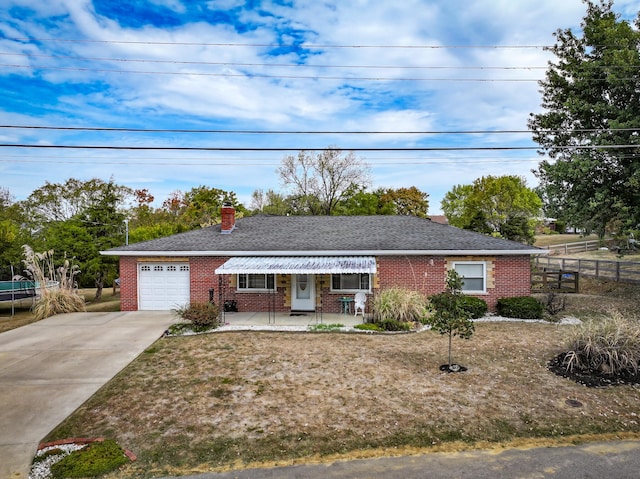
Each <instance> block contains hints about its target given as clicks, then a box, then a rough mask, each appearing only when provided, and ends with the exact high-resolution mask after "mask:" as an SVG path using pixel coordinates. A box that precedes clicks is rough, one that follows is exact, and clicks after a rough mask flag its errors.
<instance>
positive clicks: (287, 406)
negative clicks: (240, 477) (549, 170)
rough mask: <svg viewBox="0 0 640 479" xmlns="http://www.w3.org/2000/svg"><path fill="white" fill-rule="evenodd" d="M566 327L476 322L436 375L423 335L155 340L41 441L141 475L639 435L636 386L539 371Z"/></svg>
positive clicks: (436, 351) (434, 350)
mask: <svg viewBox="0 0 640 479" xmlns="http://www.w3.org/2000/svg"><path fill="white" fill-rule="evenodd" d="M569 328H571V326H561V325H554V324H548V323H479V324H477V327H476V333H475V335H474V336H473V337H472V338H471V339H470V340H468V341H464V340H460V339H456V340H454V359H455V360H456V362H458V363H460V364H462V365H464V366H467V367H468V368H469V369H468V371H466V372H464V373H457V374H446V373H442V372H440V371H439V366H440V365H441V364H442V363H443V362H444V361H445V358H446V357H447V341H446V338H445V337H443V336H440V335H438V334H436V333H434V332H421V333H415V334H400V335H364V334H341V333H264V332H263V333H259V332H242V333H238V332H235V333H231V332H228V333H214V334H208V335H202V336H197V337H182V338H165V339H161V340H159V341H158V342H157V343H156V344H154V345H153V346H152V347H151V348H149V349H148V350H147V351H146V352H145V353H143V354H142V355H141V357H140V358H138V360H136V361H135V362H134V363H132V364H131V365H130V366H129V367H128V368H126V369H125V370H124V371H123V372H122V373H121V374H120V375H119V376H117V377H116V378H115V379H114V380H113V381H111V382H110V383H109V384H108V385H106V386H105V387H104V388H103V389H102V390H101V391H100V392H99V393H98V394H96V395H95V396H94V397H93V398H92V399H91V400H89V401H88V402H87V403H86V404H85V405H84V406H82V407H81V408H80V409H79V410H78V411H77V412H76V413H74V414H73V415H72V416H71V417H70V418H69V419H67V420H66V421H65V422H64V423H63V424H61V425H60V426H59V427H58V428H57V429H56V430H54V431H53V432H52V433H51V434H50V435H49V436H48V438H47V439H48V440H52V439H60V438H64V437H73V436H76V437H77V436H106V437H112V438H114V439H116V440H117V441H118V442H119V443H120V444H121V445H122V446H123V447H126V448H129V449H131V450H132V451H133V452H135V453H136V454H137V455H138V461H137V462H135V463H133V464H132V465H130V466H127V469H125V470H123V471H121V472H119V473H118V474H116V475H114V476H110V477H151V476H158V475H166V474H172V473H176V474H177V473H180V474H187V473H196V472H204V471H211V470H222V469H229V468H237V467H243V466H246V465H249V464H252V465H256V464H288V463H295V462H305V461H317V460H330V459H335V458H338V457H342V458H345V457H371V456H376V455H383V454H385V455H388V454H407V453H411V452H415V451H424V450H436V449H442V448H449V449H456V448H464V447H478V446H484V447H486V446H487V445H491V444H493V445H502V444H506V443H512V442H513V441H521V442H525V443H526V442H530V441H544V443H549V442H550V441H554V440H557V439H558V438H561V439H562V440H563V441H582V440H585V439H587V438H589V437H590V436H591V435H593V434H606V433H612V434H613V435H617V436H620V437H625V436H626V437H628V436H629V435H635V434H638V433H639V432H640V426H639V424H638V421H639V420H640V419H639V415H640V402H639V401H638V398H639V393H640V390H639V388H638V387H635V386H618V387H615V388H609V389H588V388H585V387H584V386H580V385H578V384H576V383H574V382H572V381H570V380H568V379H564V378H562V377H559V376H556V375H554V374H552V373H550V372H549V371H547V369H546V364H547V362H548V361H549V360H550V359H551V358H552V357H554V356H555V355H557V354H558V353H559V352H561V351H563V341H564V338H565V337H566V335H567V333H568V332H569ZM567 399H575V400H578V401H580V403H582V405H583V406H582V407H577V408H576V407H571V406H569V405H568V404H567V403H566V400H567Z"/></svg>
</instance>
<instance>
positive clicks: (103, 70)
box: [0, 63, 631, 83]
mask: <svg viewBox="0 0 640 479" xmlns="http://www.w3.org/2000/svg"><path fill="white" fill-rule="evenodd" d="M0 67H7V68H20V69H30V70H56V71H76V72H93V73H132V74H137V75H183V76H205V77H221V78H275V79H285V80H350V81H404V82H410V81H441V82H489V83H491V82H518V83H527V82H538V81H540V78H419V77H415V78H408V77H355V76H347V77H345V76H322V75H310V76H306V75H267V74H262V73H208V72H167V71H143V70H117V69H113V68H80V67H52V66H35V65H15V64H9V63H0ZM619 80H626V79H625V78H621V79H619ZM628 80H631V78H629V79H628Z"/></svg>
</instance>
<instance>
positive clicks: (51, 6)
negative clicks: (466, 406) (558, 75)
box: [0, 0, 640, 211]
mask: <svg viewBox="0 0 640 479" xmlns="http://www.w3.org/2000/svg"><path fill="white" fill-rule="evenodd" d="M150 1H151V3H154V4H156V5H161V6H164V7H166V8H169V9H170V10H172V11H173V12H175V13H176V14H178V15H179V14H184V15H185V16H184V18H185V21H184V23H182V24H181V25H178V26H175V27H172V28H170V29H165V28H160V27H156V26H153V25H150V24H148V23H145V24H144V26H139V27H132V26H131V25H130V24H129V23H126V22H124V21H119V19H118V18H116V17H112V18H109V17H107V16H105V15H107V14H106V13H104V14H103V15H98V13H97V11H96V7H95V4H94V3H93V2H91V1H89V0H49V1H46V2H45V1H40V2H36V1H20V2H18V1H16V0H9V5H8V6H5V7H0V13H2V12H8V11H9V10H8V8H9V7H10V6H12V5H13V6H15V5H20V6H25V7H28V8H30V9H32V10H33V11H34V14H33V15H34V16H32V17H30V18H15V19H11V21H6V20H4V21H3V20H0V31H2V32H3V33H4V34H5V35H6V36H8V37H25V36H31V37H33V38H53V37H57V38H67V39H78V38H86V39H90V40H95V42H86V43H83V42H67V43H63V42H28V43H26V42H21V41H11V40H7V39H4V40H0V48H1V49H2V50H3V51H6V52H12V53H13V52H16V53H39V54H53V55H63V56H70V57H78V56H81V57H90V58H111V59H120V60H136V59H143V60H144V59H146V60H148V61H147V62H135V61H128V62H123V61H114V60H102V61H95V60H94V61H92V62H84V61H79V60H72V59H47V60H45V59H43V58H39V57H33V58H28V57H16V58H15V59H14V61H12V63H13V62H15V63H18V62H19V63H22V64H24V65H55V66H57V67H59V68H61V69H60V70H37V69H35V70H29V69H25V70H18V69H14V70H17V71H14V70H11V73H13V74H18V75H21V76H22V78H23V79H24V80H25V81H29V80H30V78H34V79H38V80H39V81H41V83H35V82H34V83H33V85H34V86H33V90H32V91H29V90H25V91H26V92H28V93H27V94H25V95H24V98H22V99H21V100H20V101H21V102H22V103H18V101H17V100H15V101H14V103H12V104H14V105H19V106H15V108H18V107H19V108H20V109H21V110H20V111H21V114H20V115H17V114H16V113H14V112H11V111H8V110H7V111H4V112H2V111H0V118H4V120H3V121H5V122H8V123H9V124H11V122H14V123H16V124H19V123H21V124H63V125H73V126H78V125H85V126H138V127H147V128H193V127H200V128H205V129H206V128H210V129H216V128H218V129H225V128H244V129H256V130H265V129H281V130H297V131H300V130H315V131H319V130H330V131H341V130H342V131H346V130H351V131H357V130H361V131H365V130H366V131H396V132H399V131H433V130H488V129H502V130H507V129H508V130H512V129H516V130H519V129H524V128H526V121H527V117H528V114H529V113H530V112H534V111H538V109H539V108H540V106H539V105H540V93H539V92H538V86H537V84H536V83H535V82H504V81H488V82H473V81H471V82H467V81H442V80H423V81H407V80H406V79H407V78H431V79H434V78H435V79H447V78H448V79H450V80H453V79H459V78H463V77H471V78H487V79H494V80H500V79H505V78H514V79H539V78H542V76H543V75H544V71H543V70H537V69H532V70H493V69H487V68H486V67H500V66H504V67H531V66H545V65H546V62H547V60H548V59H549V56H548V53H547V52H544V51H542V49H540V48H527V49H522V48H513V49H507V48H465V47H470V46H474V47H478V46H480V45H484V46H491V45H502V46H508V45H511V46H518V45H520V46H522V45H529V46H532V45H548V44H550V43H552V42H553V37H552V33H553V32H554V31H555V30H557V29H558V28H567V27H571V28H574V29H575V28H579V24H580V21H581V19H582V16H583V15H584V12H585V5H584V4H583V3H582V2H581V1H580V0H563V1H561V2H560V1H557V0H553V1H552V0H538V1H536V2H515V1H512V0H509V1H508V0H491V1H489V0H476V1H474V2H469V1H466V0H464V1H463V0H448V1H445V0H441V1H425V0H407V1H406V2H397V1H391V0H384V1H383V0H375V1H374V0H369V1H366V0H354V1H350V2H337V1H336V2H317V1H311V0H293V1H292V2H290V3H287V4H283V3H282V2H268V1H265V2H262V3H261V4H260V7H259V9H254V10H250V11H242V8H243V7H244V5H245V2H242V1H239V0H214V1H210V2H205V3H204V4H203V8H206V9H208V10H209V11H226V13H227V14H228V15H229V16H230V17H233V15H235V14H238V15H239V17H238V22H244V25H239V24H234V23H223V22H222V21H220V22H217V23H206V21H205V20H204V18H206V17H205V16H193V17H187V16H186V15H187V12H188V9H186V5H187V3H186V2H180V1H179V0H150ZM639 3H640V2H638V1H637V0H636V1H631V0H617V1H616V8H618V6H620V7H619V9H620V11H623V12H625V14H626V15H630V14H631V13H632V12H633V11H634V9H635V11H636V12H637V10H638V6H639ZM192 6H193V4H191V3H190V4H189V7H190V8H191V7H192ZM100 11H101V12H103V10H100ZM0 18H1V16H0ZM141 25H142V23H141ZM114 40H117V41H119V42H129V43H118V42H114ZM287 41H296V42H302V43H303V45H306V48H305V47H304V46H303V47H300V48H299V49H289V50H287V49H284V48H282V49H276V48H275V47H267V46H263V45H275V44H278V43H280V42H285V43H286V42H287ZM159 42H164V43H159ZM204 44H209V45H204ZM214 44H217V45H214ZM224 44H227V46H224ZM230 44H236V46H229V45H230ZM237 44H243V45H244V46H237ZM311 45H314V47H312V46H311ZM318 45H325V47H321V48H319V47H317V46H318ZM337 45H341V46H347V48H329V47H328V46H337ZM366 45H382V46H387V48H366V47H363V46H366ZM399 45H414V46H423V47H424V46H429V47H430V48H391V47H393V46H399ZM349 46H350V47H349ZM358 46H359V47H358ZM451 46H459V47H460V48H443V47H451ZM431 47H433V48H431ZM275 52H277V53H278V54H277V55H276V53H275ZM3 60H5V61H6V58H3ZM158 61H161V62H158ZM163 62H166V63H163ZM179 62H201V63H200V64H197V63H192V64H184V63H179ZM206 62H208V63H209V64H202V63H206ZM213 63H218V64H217V65H215V64H213ZM221 63H228V64H227V65H221ZM241 63H243V64H254V65H251V66H249V65H245V66H242V65H239V64H241ZM275 63H277V64H295V63H306V64H307V65H312V66H307V67H299V68H293V67H286V66H278V67H276V66H273V64H275ZM338 66H342V67H344V68H336V67H338ZM356 66H378V67H387V68H357V67H356ZM329 67H333V68H329ZM389 67H403V68H389ZM424 67H431V68H424ZM433 67H456V68H449V69H443V68H433ZM473 67H485V68H484V69H472V68H473ZM67 68H70V69H67ZM85 68H86V69H89V71H87V70H85ZM92 69H93V71H91V70H92ZM96 69H100V70H120V71H133V70H137V71H146V72H165V73H168V72H173V73H180V72H182V73H183V74H180V75H162V74H157V73H156V74H152V73H146V74H135V73H116V72H108V71H103V72H98V71H95V70H96ZM188 72H201V73H213V74H224V73H227V74H246V76H242V77H233V76H226V77H225V76H207V75H190V76H189V75H187V74H186V73H188ZM267 75H271V76H274V77H276V78H266V77H265V76H267ZM295 76H309V77H312V78H311V79H300V78H292V77H295ZM326 77H334V78H333V79H328V78H326ZM357 77H369V78H389V80H388V81H373V80H362V79H357ZM345 78H352V79H351V80H347V79H345ZM393 79H395V80H398V81H392V80H393ZM5 108H7V107H5ZM32 108H33V110H32ZM31 111H33V112H34V113H30V112H31ZM3 133H5V136H6V133H7V132H3ZM10 136H12V137H16V141H19V140H21V139H24V140H29V141H46V142H51V143H56V142H59V143H65V142H66V143H72V142H76V143H82V142H84V143H85V144H87V143H94V144H100V143H104V142H112V143H114V144H135V145H144V144H154V145H160V146H161V145H169V146H189V145H198V144H200V145H207V144H214V145H221V144H222V145H225V146H251V147H284V146H301V147H303V146H304V147H312V148H322V147H324V146H328V145H337V146H340V147H342V148H345V149H348V148H349V146H351V147H358V146H360V147H363V146H372V145H373V146H385V145H387V146H391V147H408V146H414V145H425V144H426V145H429V146H435V145H453V144H455V145H458V146H495V145H500V144H502V145H511V144H516V143H518V144H521V143H526V142H529V141H530V138H528V137H527V136H526V135H524V136H523V135H511V136H507V135H502V136H496V135H475V136H473V135H469V136H452V135H449V136H444V135H441V136H433V135H423V136H416V135H402V134H393V135H369V136H355V135H314V136H309V137H305V136H277V137H275V136H267V135H262V136H258V135H254V136H248V135H245V136H243V135H235V136H224V137H222V136H220V135H217V136H215V135H209V136H204V135H191V136H187V135H177V134H172V135H164V136H162V137H160V136H158V135H155V136H154V135H141V134H125V133H121V134H110V135H106V134H97V133H96V134H91V135H88V134H87V135H83V136H81V135H80V134H77V133H74V134H72V133H69V132H49V133H46V132H42V134H41V137H40V138H34V136H33V134H32V133H29V132H16V133H15V134H14V133H13V132H12V133H11V135H10ZM529 144H530V143H529ZM14 153H15V154H16V155H20V154H24V153H25V152H24V151H19V152H14ZM76 153H78V154H79V155H82V154H84V159H83V160H74V159H61V158H60V156H74V154H76ZM76 153H74V154H71V153H68V152H65V153H64V154H62V153H60V152H56V151H48V152H46V153H36V152H31V154H32V155H34V156H37V155H38V154H40V155H41V156H42V157H43V160H46V161H51V162H50V163H45V164H42V163H38V167H37V168H34V167H33V165H34V164H33V163H28V162H27V161H26V160H25V162H24V163H9V162H8V161H3V157H2V156H0V175H1V176H2V181H1V182H0V186H5V184H4V183H5V182H7V184H8V186H9V187H10V189H11V191H12V193H13V194H15V195H16V196H18V197H25V196H26V195H28V194H29V193H30V192H31V191H32V190H33V189H35V188H37V187H39V186H41V185H42V184H43V183H44V180H45V179H47V180H49V181H64V180H65V179H66V178H68V177H70V176H84V177H86V178H91V177H93V176H98V175H100V176H101V177H104V178H108V177H109V176H110V175H111V174H114V175H115V176H114V178H115V180H116V181H118V182H122V183H124V184H127V185H129V186H132V187H135V188H140V187H145V185H147V186H146V187H148V188H149V189H150V191H151V193H152V194H154V195H155V196H156V198H157V199H158V200H159V201H160V202H161V201H162V199H164V197H166V195H167V194H168V193H169V192H171V191H173V190H175V189H177V188H180V189H183V190H185V189H190V188H191V187H193V186H197V185H199V184H210V185H212V186H216V187H219V188H223V189H231V190H234V191H236V192H237V193H238V195H239V196H240V197H241V198H243V197H244V198H247V199H248V198H249V195H250V193H251V191H252V190H253V189H255V188H275V189H278V188H279V185H278V178H277V175H276V173H275V166H273V164H274V163H275V164H277V163H278V162H279V161H280V159H281V158H282V157H283V156H284V154H285V153H280V152H273V153H269V154H265V153H263V154H260V159H256V156H257V154H255V153H249V152H240V153H233V154H227V155H226V156H227V157H230V158H233V161H228V162H231V163H234V165H222V166H208V165H201V166H198V165H193V164H189V165H186V163H197V162H198V161H203V162H205V163H212V162H213V160H212V158H220V157H223V155H219V154H217V153H210V154H195V153H193V154H192V153H188V154H186V153H185V154H181V153H178V152H145V151H142V152H111V153H109V154H107V153H105V152H76ZM2 154H5V155H7V152H2V151H0V155H2ZM56 155H57V159H56ZM488 155H489V154H484V153H483V154H481V153H478V152H463V153H456V152H440V153H436V152H424V153H420V152H407V153H405V152H385V153H384V154H375V153H373V152H365V153H362V154H361V155H360V154H359V156H363V157H365V159H368V160H369V159H370V161H371V163H372V164H373V165H374V172H373V175H374V183H375V185H376V186H377V185H380V186H392V187H399V186H411V185H415V186H417V187H419V188H420V189H422V190H424V191H427V192H428V193H430V195H431V205H432V211H433V210H434V209H436V208H439V199H437V198H441V197H442V196H443V195H444V193H446V191H447V190H448V189H450V188H451V186H452V185H453V184H458V183H470V182H472V181H473V180H474V179H475V178H477V177H478V176H481V175H483V174H485V175H486V174H507V173H508V174H519V175H523V176H525V177H527V179H528V180H529V183H530V184H533V183H535V179H534V178H533V176H532V175H531V174H530V169H531V168H532V167H535V166H536V163H535V161H532V160H531V159H532V158H533V159H534V160H535V152H533V151H531V152H526V153H525V154H522V155H521V156H522V157H523V158H524V159H517V158H512V159H507V160H504V161H503V162H497V161H495V160H493V161H492V162H490V161H488V160H487V161H478V162H477V163H472V162H471V161H470V157H471V158H474V157H477V158H480V159H482V157H486V156H488ZM492 155H493V156H499V154H498V153H492ZM505 155H506V156H508V157H509V156H511V157H513V156H514V155H515V154H514V153H513V152H507V153H505V154H504V155H503V156H505ZM383 156H384V157H385V158H386V159H384V160H379V159H376V158H379V157H383ZM160 157H168V158H172V159H168V160H165V159H159V158H160ZM194 157H198V158H205V159H204V160H193V159H192V158H194ZM92 158H93V159H95V161H91V159H92ZM251 158H253V159H254V161H253V163H251V162H249V161H248V160H249V159H251ZM405 158H409V159H405ZM429 158H431V159H434V158H439V160H437V161H436V160H429ZM460 158H464V159H460ZM32 160H33V161H35V160H34V159H29V161H32ZM56 161H58V162H57V163H56ZM77 161H83V163H82V164H80V165H78V164H77ZM428 161H429V162H428ZM65 162H67V163H65ZM74 162H75V163H76V164H71V163H74ZM420 162H422V164H405V163H420ZM255 163H260V164H264V163H268V164H269V165H268V166H249V164H255ZM12 185H18V186H16V187H13V186H12ZM189 185H191V186H189ZM14 188H17V189H19V191H14Z"/></svg>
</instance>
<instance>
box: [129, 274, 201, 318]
mask: <svg viewBox="0 0 640 479" xmlns="http://www.w3.org/2000/svg"><path fill="white" fill-rule="evenodd" d="M138 292H139V293H138V309H140V310H151V311H167V310H170V309H172V308H175V307H176V306H182V305H184V304H187V303H188V302H189V263H140V264H138Z"/></svg>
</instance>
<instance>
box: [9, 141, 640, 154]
mask: <svg viewBox="0 0 640 479" xmlns="http://www.w3.org/2000/svg"><path fill="white" fill-rule="evenodd" d="M0 148H36V149H62V150H65V149H71V150H131V151H141V150H154V151H157V150H161V151H250V152H256V151H264V152H278V151H338V152H340V151H526V150H529V151H530V150H539V149H541V147H540V146H466V147H461V146H435V147H406V148H397V147H382V148H371V147H357V148H334V147H328V148H326V147H324V148H304V147H295V148H292V147H274V148H264V147H236V146H121V145H41V144H27V143H11V144H0ZM625 148H640V145H566V146H556V147H554V149H555V150H580V149H586V150H608V149H625Z"/></svg>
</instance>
